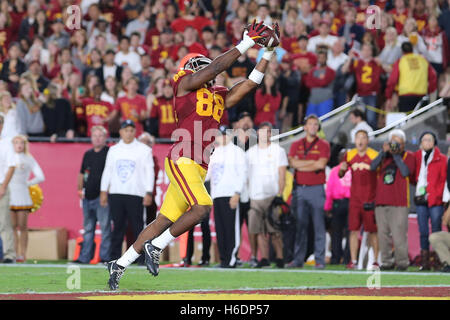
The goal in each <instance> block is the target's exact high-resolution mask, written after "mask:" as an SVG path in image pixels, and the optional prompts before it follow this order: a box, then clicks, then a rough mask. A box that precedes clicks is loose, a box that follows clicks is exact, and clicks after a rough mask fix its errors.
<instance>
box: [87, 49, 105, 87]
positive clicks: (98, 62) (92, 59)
mask: <svg viewBox="0 0 450 320" xmlns="http://www.w3.org/2000/svg"><path fill="white" fill-rule="evenodd" d="M102 66H103V63H102V53H101V52H100V50H99V49H97V48H95V49H93V50H92V51H91V53H90V54H89V63H86V64H85V65H83V82H85V81H86V79H87V77H88V76H89V75H97V74H98V72H97V71H98V70H100V68H101V67H102ZM97 77H98V75H97ZM98 78H99V79H100V77H98Z"/></svg>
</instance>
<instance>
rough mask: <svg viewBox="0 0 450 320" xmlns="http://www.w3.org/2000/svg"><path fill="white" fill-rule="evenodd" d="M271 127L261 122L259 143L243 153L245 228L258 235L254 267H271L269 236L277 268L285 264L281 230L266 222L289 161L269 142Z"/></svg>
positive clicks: (280, 189) (275, 145) (283, 185)
mask: <svg viewBox="0 0 450 320" xmlns="http://www.w3.org/2000/svg"><path fill="white" fill-rule="evenodd" d="M272 128H273V127H272V124H270V123H269V122H263V123H262V124H261V125H260V126H259V129H258V144H257V145H255V146H253V147H251V148H250V149H249V150H248V151H247V153H246V160H247V169H248V181H249V196H250V210H249V212H248V220H249V228H248V230H249V233H251V234H256V235H257V241H258V249H259V250H260V253H261V260H260V261H259V262H258V264H257V265H256V268H262V267H268V266H270V263H269V238H268V236H269V235H270V236H271V237H272V244H273V247H274V250H275V254H276V265H277V267H278V268H283V267H284V261H283V242H282V238H281V232H280V231H279V230H277V229H275V228H274V227H273V226H272V225H271V224H270V223H269V221H268V215H269V208H270V206H271V204H272V201H273V200H274V199H275V197H276V196H277V195H278V196H281V194H282V193H283V190H284V187H285V184H286V179H285V178H286V168H287V166H288V160H287V156H286V152H285V151H284V150H283V149H282V148H281V147H280V146H279V145H278V144H276V143H271V142H270V137H271V130H272Z"/></svg>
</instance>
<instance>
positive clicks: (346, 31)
mask: <svg viewBox="0 0 450 320" xmlns="http://www.w3.org/2000/svg"><path fill="white" fill-rule="evenodd" d="M338 35H339V37H343V38H344V39H345V52H346V53H347V52H349V51H350V49H355V50H358V49H359V48H360V45H361V42H362V38H363V35H364V27H362V26H361V25H359V24H356V9H355V8H353V7H349V8H347V9H346V13H345V24H344V25H343V26H342V27H340V28H339V32H338Z"/></svg>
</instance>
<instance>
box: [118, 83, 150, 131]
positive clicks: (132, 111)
mask: <svg viewBox="0 0 450 320" xmlns="http://www.w3.org/2000/svg"><path fill="white" fill-rule="evenodd" d="M125 85H126V89H127V93H126V95H125V96H123V97H121V98H118V99H117V101H116V106H115V109H116V110H115V111H114V112H113V116H112V117H114V116H116V113H119V114H120V117H121V120H122V121H123V120H126V119H130V120H133V122H134V123H135V129H136V134H139V135H140V134H141V133H142V132H143V130H144V129H143V126H142V123H141V122H142V121H144V120H145V119H146V118H147V105H146V101H145V97H144V96H143V95H140V94H138V89H139V80H138V79H137V78H136V77H131V78H130V79H128V81H127V82H126V83H125Z"/></svg>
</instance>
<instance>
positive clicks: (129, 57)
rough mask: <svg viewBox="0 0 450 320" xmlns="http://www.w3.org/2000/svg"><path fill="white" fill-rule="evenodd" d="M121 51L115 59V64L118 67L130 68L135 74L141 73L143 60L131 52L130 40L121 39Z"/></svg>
mask: <svg viewBox="0 0 450 320" xmlns="http://www.w3.org/2000/svg"><path fill="white" fill-rule="evenodd" d="M119 45H120V51H119V52H117V53H116V55H115V57H114V63H115V64H116V65H118V66H129V67H130V68H131V71H132V72H133V73H134V74H135V73H138V72H139V71H141V69H142V66H141V58H140V56H139V55H138V54H137V53H136V52H134V51H130V38H128V37H127V36H122V38H121V39H120V44H119Z"/></svg>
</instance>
